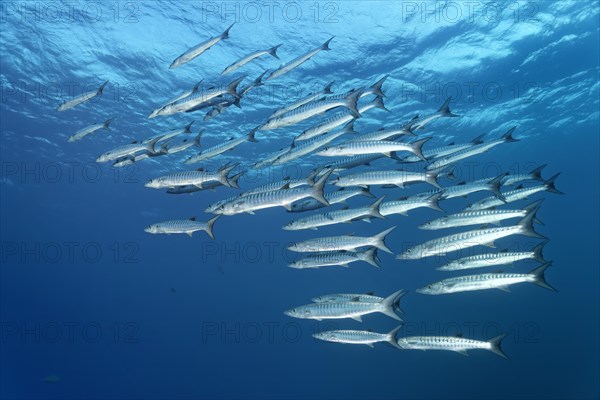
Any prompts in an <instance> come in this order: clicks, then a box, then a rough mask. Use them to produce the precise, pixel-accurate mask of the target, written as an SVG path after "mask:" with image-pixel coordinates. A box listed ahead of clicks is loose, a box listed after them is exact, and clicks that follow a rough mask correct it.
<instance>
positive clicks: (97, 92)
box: [57, 81, 108, 111]
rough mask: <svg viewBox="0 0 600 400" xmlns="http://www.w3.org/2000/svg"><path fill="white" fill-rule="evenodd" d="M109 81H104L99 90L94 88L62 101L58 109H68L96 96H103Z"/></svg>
mask: <svg viewBox="0 0 600 400" xmlns="http://www.w3.org/2000/svg"><path fill="white" fill-rule="evenodd" d="M107 83H108V81H106V82H104V83H103V84H102V86H100V87H99V88H98V89H97V90H92V91H90V92H86V93H83V94H80V95H79V96H75V97H74V98H72V99H71V100H67V101H65V102H64V103H62V104H61V105H59V106H58V108H57V110H58V111H67V110H70V109H71V108H73V107H75V106H78V105H79V104H83V103H86V102H88V101H90V100H92V99H93V98H94V97H96V96H101V95H102V92H103V91H104V87H105V86H106V84H107Z"/></svg>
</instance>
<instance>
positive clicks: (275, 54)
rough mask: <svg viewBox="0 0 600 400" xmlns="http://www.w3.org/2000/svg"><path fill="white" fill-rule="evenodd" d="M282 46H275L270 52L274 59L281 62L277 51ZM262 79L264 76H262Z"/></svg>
mask: <svg viewBox="0 0 600 400" xmlns="http://www.w3.org/2000/svg"><path fill="white" fill-rule="evenodd" d="M280 46H281V44H278V45H277V46H273V47H271V49H270V50H269V54H270V55H272V56H273V57H275V58H276V59H278V60H279V56H278V55H277V49H278V48H279V47H280ZM266 72H267V71H265V72H263V75H264V74H265V73H266ZM261 77H262V75H261Z"/></svg>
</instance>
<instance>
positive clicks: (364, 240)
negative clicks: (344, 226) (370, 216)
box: [288, 226, 396, 254]
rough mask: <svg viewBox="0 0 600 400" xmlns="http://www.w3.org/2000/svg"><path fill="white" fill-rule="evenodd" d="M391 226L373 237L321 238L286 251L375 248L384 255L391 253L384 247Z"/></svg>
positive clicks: (290, 247) (312, 251)
mask: <svg viewBox="0 0 600 400" xmlns="http://www.w3.org/2000/svg"><path fill="white" fill-rule="evenodd" d="M395 228H396V227H395V226H393V227H391V228H389V229H386V230H385V231H383V232H381V233H379V234H377V235H375V236H370V237H369V236H367V237H363V236H354V235H345V236H332V237H323V238H317V239H309V240H305V241H303V242H296V243H292V244H291V245H290V246H288V250H291V251H294V252H297V253H318V252H322V251H342V250H347V251H356V249H358V248H359V247H371V246H373V247H377V248H378V249H381V250H383V251H385V252H386V253H390V254H391V253H392V251H391V250H390V249H389V248H388V247H387V246H386V244H385V242H384V241H385V238H386V236H387V235H388V234H389V233H390V232H391V231H393V230H394V229H395Z"/></svg>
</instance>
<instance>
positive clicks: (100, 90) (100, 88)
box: [96, 81, 108, 94]
mask: <svg viewBox="0 0 600 400" xmlns="http://www.w3.org/2000/svg"><path fill="white" fill-rule="evenodd" d="M107 83H108V81H106V82H104V83H103V84H102V86H100V87H99V88H98V91H97V92H96V93H97V94H102V92H104V87H105V86H106V84H107Z"/></svg>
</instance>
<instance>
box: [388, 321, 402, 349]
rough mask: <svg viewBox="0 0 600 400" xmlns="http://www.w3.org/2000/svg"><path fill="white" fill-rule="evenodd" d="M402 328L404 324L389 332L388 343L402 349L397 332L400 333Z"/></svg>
mask: <svg viewBox="0 0 600 400" xmlns="http://www.w3.org/2000/svg"><path fill="white" fill-rule="evenodd" d="M400 329H402V324H400V325H398V326H397V327H395V328H394V329H392V330H391V331H390V332H389V333H388V334H387V336H388V343H389V344H391V345H392V346H394V347H396V348H398V349H402V348H401V347H400V346H398V341H397V340H396V334H397V333H398V331H400Z"/></svg>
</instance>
